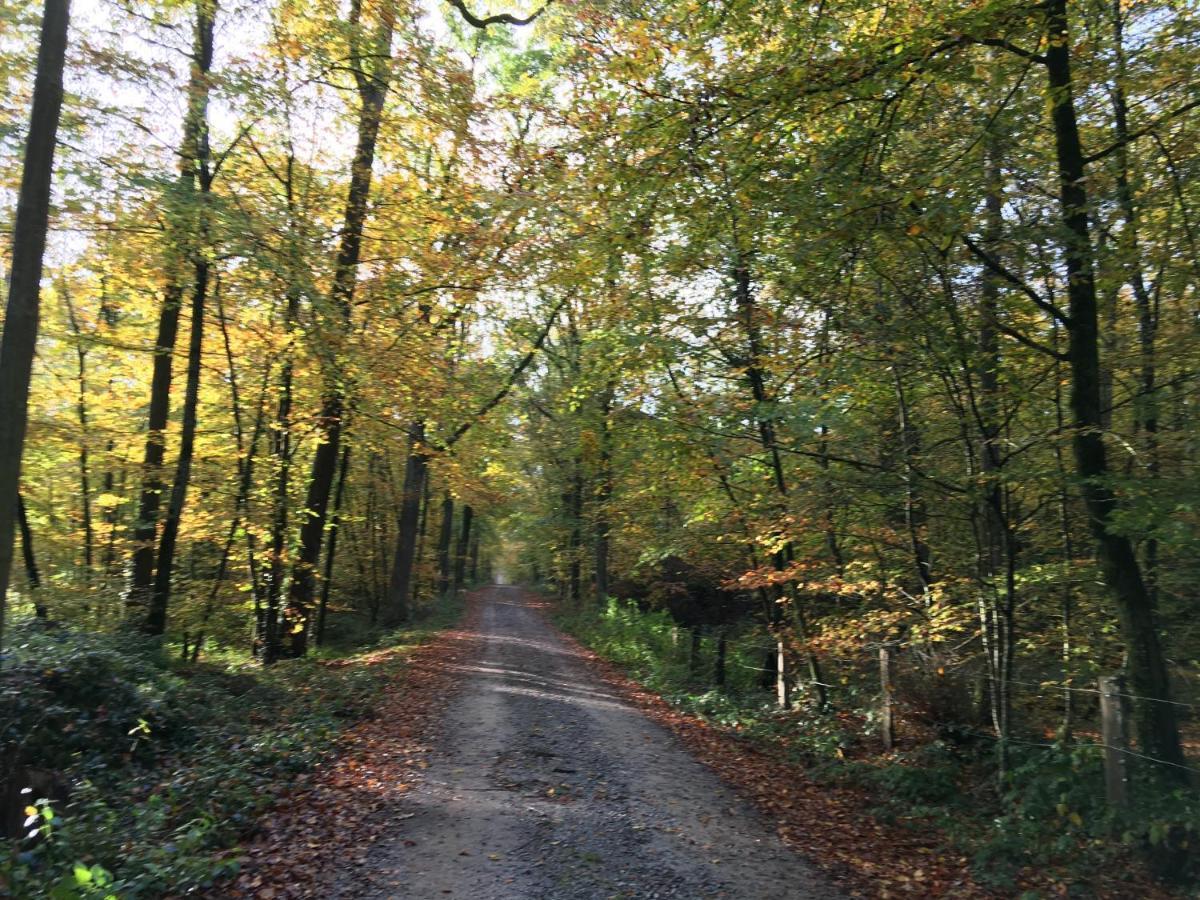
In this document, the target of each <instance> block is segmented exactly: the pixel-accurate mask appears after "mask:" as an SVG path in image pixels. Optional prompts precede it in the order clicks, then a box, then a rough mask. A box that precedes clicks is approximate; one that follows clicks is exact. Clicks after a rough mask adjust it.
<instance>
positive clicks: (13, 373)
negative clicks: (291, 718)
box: [0, 0, 1200, 896]
mask: <svg viewBox="0 0 1200 900" xmlns="http://www.w3.org/2000/svg"><path fill="white" fill-rule="evenodd" d="M67 5H68V0H45V5H44V8H43V7H42V4H40V3H34V2H31V0H0V79H3V85H4V89H3V90H2V91H0V200H2V201H3V202H2V203H0V223H2V227H3V230H4V232H5V236H6V239H5V242H4V250H3V251H2V252H3V253H4V254H5V256H4V257H3V258H2V259H0V265H2V266H3V271H4V274H5V277H6V279H7V282H8V292H7V298H8V299H7V311H6V317H5V320H4V332H3V343H2V344H0V406H2V412H0V588H3V587H4V586H5V585H6V586H7V591H6V595H5V596H6V603H5V608H6V610H7V614H6V616H5V618H4V620H3V621H4V622H5V627H4V630H3V632H2V634H3V642H4V651H5V656H4V661H3V667H4V668H5V669H7V670H9V671H8V672H7V673H6V674H5V675H4V676H3V678H4V690H5V692H6V693H5V698H6V699H5V701H4V702H5V704H7V707H6V711H5V713H4V714H3V718H4V722H3V723H2V724H3V726H4V727H5V728H6V729H7V730H6V731H5V733H4V740H5V742H6V747H7V748H8V749H6V750H5V758H4V765H5V766H6V767H8V768H9V769H12V768H13V767H21V766H37V765H39V762H38V760H37V759H29V758H26V756H27V755H28V754H25V755H23V753H22V750H21V749H20V748H21V747H23V746H25V745H26V744H27V743H28V742H29V734H30V733H31V730H32V729H35V727H40V722H41V720H38V723H39V724H38V725H37V726H35V725H34V724H30V722H31V719H30V716H31V715H32V714H31V713H28V711H27V710H25V711H22V710H23V709H24V708H23V707H21V706H20V701H19V700H18V699H17V698H18V697H19V695H20V694H21V691H22V690H23V689H24V687H23V686H27V683H26V682H25V681H22V678H28V679H36V677H38V676H37V673H38V671H39V670H40V669H41V668H42V665H41V662H42V661H41V659H40V657H39V654H41V653H45V652H47V651H46V650H45V641H46V640H47V639H48V638H47V636H48V635H51V636H54V640H55V641H57V642H58V643H57V644H56V646H60V647H61V646H62V644H63V643H64V641H65V642H66V643H67V644H70V643H71V642H73V641H78V642H81V644H82V643H87V642H93V641H97V640H101V639H102V638H103V637H104V636H105V635H108V636H111V639H112V641H116V642H119V644H120V646H121V647H129V646H133V645H135V644H136V645H138V646H141V647H145V646H151V645H153V646H154V647H157V648H159V649H158V650H157V651H156V652H159V653H161V654H163V655H164V657H165V656H169V657H171V658H172V659H174V660H176V661H175V662H172V663H171V665H173V666H176V667H177V668H179V669H180V670H183V669H184V668H186V666H187V665H194V666H198V665H202V664H203V663H204V662H205V661H206V660H210V659H227V660H237V661H240V662H239V664H243V665H251V666H255V667H258V666H260V665H261V666H263V667H272V666H274V664H277V663H278V664H279V665H280V666H286V665H290V664H291V663H290V662H289V661H291V660H295V659H297V658H299V657H305V656H306V655H307V656H312V655H314V654H320V653H324V652H327V649H326V648H327V645H329V644H331V643H333V644H337V643H338V642H343V643H345V642H353V641H354V640H358V639H360V638H361V637H362V636H363V635H366V634H378V633H382V631H383V630H386V629H393V628H396V627H399V626H405V625H409V624H411V623H412V622H413V621H414V618H416V619H419V618H420V617H421V615H423V614H424V612H425V611H428V610H430V609H432V608H434V607H437V606H438V604H439V602H440V600H439V598H444V597H447V596H451V597H452V596H454V595H455V594H456V593H457V591H458V589H459V588H460V587H464V586H467V585H470V584H473V583H476V582H479V581H483V580H488V579H490V578H491V577H492V575H493V573H496V574H499V575H500V576H502V577H505V578H508V579H510V580H513V581H520V582H524V583H528V584H536V585H539V586H541V587H542V589H544V590H545V591H546V592H547V593H548V594H553V595H556V596H557V597H558V598H559V601H560V603H559V609H560V612H561V613H562V616H563V619H564V621H565V622H566V623H567V625H568V627H571V628H574V629H576V630H577V631H578V632H579V633H580V634H581V635H582V636H583V637H584V639H585V640H590V641H592V642H593V644H594V645H595V646H598V647H599V648H600V649H602V650H605V651H606V652H609V653H610V655H615V656H617V657H618V658H623V659H624V660H625V661H626V662H628V663H630V664H631V665H635V667H640V671H641V672H642V673H643V674H645V675H646V676H647V677H650V678H654V677H659V676H661V679H662V681H661V687H662V688H663V689H664V690H665V689H667V688H670V687H672V686H674V687H675V688H678V689H679V690H680V691H682V692H684V693H687V694H688V696H690V697H691V698H693V700H694V699H695V698H697V697H705V698H708V699H707V700H705V701H704V703H708V704H709V707H711V710H716V711H717V714H719V715H721V716H725V717H727V718H732V719H737V718H738V717H739V716H747V715H749V713H747V712H745V711H746V710H751V709H753V710H757V711H758V712H757V713H755V715H758V716H760V717H764V716H765V717H768V718H770V719H771V721H772V722H773V723H775V726H774V727H777V728H782V729H783V730H785V731H787V730H788V729H790V730H791V731H792V732H794V733H796V734H798V735H800V737H798V738H797V739H798V740H800V741H801V742H803V741H804V740H805V738H804V735H808V736H809V738H811V740H810V741H809V743H808V744H806V745H805V746H806V747H807V750H806V751H805V752H807V753H809V754H811V755H813V757H814V758H815V757H816V756H821V755H822V754H824V758H834V757H836V758H839V759H845V758H847V757H855V758H859V757H862V756H863V755H864V754H866V753H867V752H868V750H867V749H866V748H868V747H869V748H870V750H869V752H870V753H871V754H876V755H877V754H879V753H881V752H883V747H882V746H879V745H880V743H881V742H880V735H879V732H880V729H881V727H882V728H883V729H884V730H885V731H886V732H887V733H886V735H885V739H886V742H887V743H888V744H889V747H890V745H892V744H893V743H894V744H895V745H896V747H897V748H898V749H897V750H896V751H895V752H893V753H892V754H891V755H890V756H889V757H888V759H889V760H890V762H889V765H891V766H893V767H899V768H900V769H904V768H905V767H906V766H907V767H908V768H910V769H911V768H912V767H922V766H930V765H934V764H933V763H930V761H929V758H928V757H927V756H925V757H922V756H920V755H919V754H921V753H927V752H928V751H929V748H930V747H938V748H949V749H947V750H945V754H946V756H945V759H943V758H942V757H939V760H940V761H941V762H945V760H950V761H951V763H952V767H953V772H954V773H956V774H954V775H953V778H957V779H964V778H965V779H966V780H967V781H968V782H969V783H970V784H971V786H972V787H971V790H972V791H982V792H984V794H986V795H987V796H988V797H993V798H994V802H995V803H996V804H997V805H996V807H994V809H996V810H1000V811H999V812H996V813H995V815H997V816H1000V817H1001V818H1003V816H1006V815H1012V816H1014V817H1015V818H1010V819H1008V820H1007V821H1008V825H1007V826H1006V828H1008V829H1009V832H1010V834H1011V833H1018V832H1019V833H1020V834H1021V835H1024V836H1025V837H1027V838H1028V839H1029V840H1030V841H1031V842H1034V843H1037V842H1045V834H1047V833H1048V834H1051V835H1053V837H1054V840H1056V841H1060V842H1063V841H1065V843H1061V844H1060V845H1058V846H1059V849H1060V850H1061V851H1063V852H1066V853H1068V854H1069V853H1072V852H1075V850H1077V849H1078V847H1079V846H1082V845H1089V846H1090V845H1091V844H1092V843H1094V842H1095V841H1096V840H1099V841H1100V842H1102V843H1106V844H1111V845H1112V846H1114V847H1115V846H1118V845H1120V846H1123V847H1126V848H1129V847H1133V848H1135V849H1137V848H1140V849H1142V850H1145V851H1147V853H1148V854H1149V856H1150V857H1152V859H1153V860H1156V861H1157V863H1156V864H1158V868H1159V869H1160V870H1161V871H1162V872H1165V873H1166V874H1167V875H1173V876H1175V877H1179V876H1180V874H1181V873H1186V872H1187V871H1188V870H1189V867H1192V866H1194V860H1191V859H1190V857H1191V855H1192V853H1193V851H1192V850H1189V843H1188V842H1189V840H1190V841H1191V842H1192V844H1191V846H1193V847H1194V846H1195V843H1196V841H1197V840H1198V839H1200V813H1198V811H1197V804H1196V798H1195V794H1194V785H1195V776H1196V775H1197V773H1198V771H1200V759H1198V758H1197V753H1196V752H1195V746H1196V745H1195V741H1196V740H1197V738H1198V736H1200V735H1198V732H1197V731H1196V728H1197V725H1196V718H1195V705H1194V704H1195V703H1197V702H1200V668H1198V666H1200V630H1198V627H1197V624H1196V623H1197V618H1196V610H1197V608H1198V606H1200V593H1198V589H1197V582H1198V581H1200V478H1198V477H1197V474H1198V473H1197V463H1198V461H1200V409H1198V405H1200V381H1198V379H1197V374H1198V373H1197V363H1198V362H1200V282H1198V276H1200V249H1198V241H1200V188H1198V187H1197V185H1200V152H1198V151H1197V141H1198V140H1200V93H1198V91H1200V82H1198V81H1197V78H1196V74H1195V73H1196V67H1197V60H1200V46H1198V43H1200V10H1198V9H1197V8H1196V6H1195V5H1194V4H1192V3H1187V2H1174V0H1041V2H1036V3H1035V2H1030V3H1020V2H1013V0H992V2H984V0H980V2H971V3H965V2H943V0H926V2H921V3H864V2H861V0H822V2H812V3H795V2H777V0H765V2H763V0H757V2H746V0H722V2H713V3H705V2H698V0H661V2H640V0H613V2H608V0H555V2H550V3H549V4H547V5H546V6H544V7H541V6H536V5H535V6H530V7H528V8H524V7H521V8H513V9H511V10H507V11H498V10H485V9H484V8H482V6H480V7H475V8H473V7H472V5H471V4H470V3H468V2H466V0H449V2H448V3H409V2H407V0H347V2H339V3H332V2H326V0H222V2H217V0H195V2H187V0H151V2H143V0H88V2H83V0H75V2H74V3H73V4H72V6H73V7H74V8H73V9H71V10H70V19H71V21H70V27H69V28H68V25H67V18H68V10H67ZM89 646H90V644H89ZM104 646H106V647H108V646H117V644H111V645H109V644H105V645H104ZM56 652H58V651H56ZM104 652H108V651H104ZM113 652H116V651H113ZM121 652H125V651H121ZM129 652H133V651H129ZM138 652H141V651H138ZM622 654H624V657H622ZM881 658H882V660H883V666H884V671H883V672H882V674H881V669H880V666H881V662H880V661H881ZM22 673H25V674H24V675H22ZM655 673H658V675H655ZM1116 675H1123V676H1124V681H1123V682H1116V683H1115V684H1116V685H1117V686H1118V687H1117V692H1118V694H1119V695H1120V700H1121V701H1124V702H1123V704H1122V705H1125V706H1128V708H1129V710H1130V713H1131V719H1130V721H1131V726H1130V731H1131V736H1130V742H1129V743H1128V745H1127V747H1128V750H1127V751H1125V752H1126V755H1127V756H1128V757H1129V760H1128V761H1129V771H1130V778H1131V779H1132V780H1133V784H1132V785H1131V786H1130V789H1131V790H1132V792H1133V793H1134V794H1135V795H1136V798H1137V799H1136V800H1135V802H1134V803H1133V807H1134V809H1133V812H1130V811H1129V810H1127V809H1113V808H1111V807H1110V806H1109V805H1107V804H1105V803H1104V802H1103V800H1104V789H1103V783H1102V773H1101V757H1102V756H1103V755H1104V754H1103V750H1102V748H1101V747H1098V746H1097V745H1106V746H1111V740H1112V739H1114V738H1112V736H1111V735H1109V734H1107V733H1105V734H1103V735H1102V734H1101V723H1100V718H1099V703H1098V700H1099V696H1098V687H1097V685H1098V681H1097V679H1098V678H1100V677H1105V676H1116ZM881 678H882V682H881ZM881 684H882V686H881ZM887 700H890V701H891V702H890V703H883V705H882V706H881V703H882V702H883V701H887ZM700 705H701V706H703V705H704V704H703V703H701V704H700ZM772 707H777V708H778V710H777V711H775V712H772V711H771V710H772ZM881 709H883V710H884V712H882V713H881ZM711 710H710V711H711ZM739 710H740V711H741V712H739ZM27 713H28V714H27ZM147 715H149V714H148V713H147ZM881 717H882V718H886V720H887V721H886V722H881ZM138 718H139V720H140V717H138ZM818 735H819V736H822V738H823V739H825V740H824V743H822V742H820V741H817V740H816V739H815V737H813V736H818ZM35 743H36V742H35ZM856 748H857V749H856ZM905 754H908V755H907V756H906V755H905ZM941 762H939V763H938V764H939V765H940V764H941ZM66 765H67V764H66V763H64V764H63V766H64V767H66ZM935 767H936V766H935ZM889 771H891V770H889ZM1064 772H1065V773H1066V774H1065V775H1064ZM963 773H967V774H963ZM888 777H892V776H888ZM889 783H891V784H900V783H901V782H900V781H899V780H898V779H894V780H893V782H888V783H885V786H886V784H889ZM962 783H963V782H962V781H961V780H959V781H956V782H953V784H952V787H951V790H950V793H951V794H953V793H956V792H957V791H958V790H959V788H961V786H962ZM1064 785H1065V786H1064ZM1072 785H1084V786H1086V788H1085V790H1084V793H1088V794H1089V795H1094V797H1093V800H1091V801H1087V800H1078V801H1077V798H1075V795H1074V794H1073V793H1072V792H1073V791H1075V787H1073V786H1072ZM1035 795H1036V796H1037V797H1040V798H1041V799H1040V800H1038V801H1035V800H1034V799H1032V798H1034V797H1035ZM977 796H982V795H978V794H977ZM931 802H932V801H931ZM939 802H941V801H939ZM981 802H982V801H981ZM991 802H993V800H990V799H989V800H988V801H987V803H991ZM1089 802H1091V803H1093V805H1092V806H1090V807H1089V806H1086V803H1089ZM1039 803H1040V805H1038V804H1039ZM1139 803H1141V804H1144V806H1145V808H1142V807H1139V806H1138V804H1139ZM1023 804H1024V805H1023ZM1081 804H1084V805H1081ZM989 808H992V807H989ZM1147 809H1148V810H1151V811H1152V812H1147V811H1146V810H1147ZM1013 810H1017V812H1015V813H1014V812H1013ZM1088 810H1094V811H1095V813H1094V815H1093V814H1092V812H1089V811H1088ZM1139 810H1141V811H1140V812H1139ZM1114 817H1115V818H1114ZM35 818H36V817H35ZM1018 820H1020V822H1021V823H1023V824H1020V825H1018V824H1016V823H1017V822H1018ZM1114 822H1116V823H1117V824H1114ZM1038 829H1042V830H1038ZM1121 835H1124V837H1121ZM1114 852H1115V851H1114ZM64 896H65V895H64Z"/></svg>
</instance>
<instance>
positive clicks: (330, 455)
mask: <svg viewBox="0 0 1200 900" xmlns="http://www.w3.org/2000/svg"><path fill="white" fill-rule="evenodd" d="M360 12H361V6H360V5H359V4H357V3H354V4H351V19H352V20H351V22H350V27H351V44H352V52H351V62H352V63H353V64H354V77H355V79H356V81H357V84H358V95H359V99H360V109H359V115H358V143H357V146H356V148H355V152H354V161H353V163H352V165H351V170H350V187H349V189H348V191H347V195H346V213H345V218H344V221H343V225H342V239H341V245H340V246H339V248H338V255H337V261H336V263H335V265H334V272H333V289H332V291H331V298H330V299H331V300H332V302H333V306H334V307H335V308H334V309H333V310H331V314H330V315H328V316H325V317H324V318H325V320H326V321H324V322H323V323H322V324H324V325H325V326H326V328H325V329H324V331H323V333H322V335H321V337H322V339H323V340H324V341H325V342H326V343H327V344H328V347H327V355H328V358H327V359H326V361H325V367H326V372H325V379H326V387H325V399H324V402H323V403H322V408H321V430H322V431H323V432H324V434H323V435H322V440H321V443H320V444H319V445H318V446H317V450H316V452H315V453H314V454H313V461H312V470H311V472H310V474H309V479H308V490H307V492H306V495H305V501H304V523H303V524H302V525H301V527H300V544H299V549H298V551H297V553H296V562H295V565H294V566H293V568H292V580H291V585H290V586H289V589H288V608H287V611H286V619H287V621H288V622H289V623H291V625H290V631H291V634H292V644H291V653H292V655H293V656H303V655H304V653H305V652H306V651H307V648H308V624H309V623H308V618H309V609H310V608H311V606H312V601H313V595H314V592H315V588H316V577H315V576H316V567H317V561H318V560H319V559H320V556H321V544H322V542H323V540H324V536H325V517H326V514H327V512H328V509H329V495H330V493H331V492H332V490H333V481H334V475H335V472H336V470H337V461H338V452H339V450H340V443H341V438H342V428H343V421H342V420H343V417H344V414H345V411H346V399H345V388H344V386H343V384H342V379H341V377H340V376H339V374H338V372H337V371H336V369H337V362H336V359H337V351H338V349H339V346H340V344H341V343H342V341H343V340H344V338H345V337H346V334H347V332H348V329H349V324H350V310H351V308H352V304H353V300H354V289H355V285H356V282H357V279H358V260H359V256H360V254H361V251H362V237H363V227H364V225H365V224H366V219H367V200H368V198H369V196H370V192H371V172H372V169H373V167H374V165H375V143H376V141H377V139H378V137H379V125H380V121H381V120H382V116H383V102H384V99H385V98H386V96H387V90H388V81H389V71H388V66H389V63H390V61H391V42H392V31H393V29H394V27H395V10H394V9H393V8H392V6H391V4H390V2H387V0H385V2H384V3H383V4H382V7H381V9H380V21H379V23H378V24H377V26H376V30H375V32H374V35H373V43H374V47H373V48H372V51H371V52H370V53H367V54H364V53H363V52H362V51H361V49H360V47H359V38H358V35H357V30H358V28H359V25H360V23H359V21H358V19H359V14H360Z"/></svg>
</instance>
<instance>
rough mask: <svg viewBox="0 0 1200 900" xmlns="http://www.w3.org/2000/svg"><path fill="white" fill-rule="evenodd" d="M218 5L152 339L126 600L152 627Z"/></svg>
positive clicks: (198, 33) (192, 110)
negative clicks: (173, 383) (174, 371)
mask: <svg viewBox="0 0 1200 900" xmlns="http://www.w3.org/2000/svg"><path fill="white" fill-rule="evenodd" d="M215 13H216V10H215V6H209V5H208V4H206V3H205V2H204V0H200V2H198V3H197V4H196V23H195V28H194V36H193V46H192V53H193V55H192V65H191V74H190V75H189V78H188V88H187V112H186V113H185V114H184V121H183V142H182V145H181V149H180V154H179V155H180V163H179V179H178V181H177V182H176V186H175V192H174V196H173V197H171V198H170V202H169V207H170V208H169V216H168V233H167V240H168V243H169V246H168V248H167V254H168V257H169V259H168V263H167V265H168V272H169V275H168V280H167V284H166V287H165V288H164V290H163V303H162V307H161V309H160V310H159V316H158V333H157V334H156V335H155V339H154V365H153V370H152V373H151V377H150V408H149V411H148V413H147V420H146V446H145V450H144V451H143V457H142V488H141V493H140V495H139V497H138V513H137V519H136V521H135V522H134V531H133V541H134V546H133V557H132V559H131V560H130V563H131V565H130V568H131V574H130V585H129V594H128V596H127V597H126V601H125V602H126V606H127V615H128V616H129V618H130V620H131V622H136V621H137V620H138V619H139V618H140V619H141V622H140V623H138V624H140V625H141V627H142V628H143V629H145V628H149V627H151V626H150V622H151V619H152V618H153V614H152V613H151V611H150V606H151V604H152V595H153V593H154V583H155V553H156V549H157V537H158V516H159V509H160V507H161V505H162V494H163V491H164V489H165V485H164V483H163V471H162V470H163V458H164V456H165V454H166V431H167V423H168V420H169V417H170V411H171V376H172V366H173V363H174V353H175V341H176V339H177V337H178V335H179V313H180V309H181V307H182V306H183V297H184V294H185V293H186V289H187V285H186V281H185V276H184V271H185V270H186V266H187V263H188V260H189V257H190V256H191V255H193V254H194V252H195V251H194V249H193V250H189V249H188V248H189V247H191V244H192V240H193V238H192V235H191V234H190V233H189V231H188V228H189V223H190V215H189V214H190V212H191V210H192V206H193V204H194V197H193V195H194V193H195V188H196V177H197V174H198V172H197V168H196V166H197V162H198V152H199V149H200V147H201V142H203V146H204V147H205V148H207V146H208V125H207V121H208V95H209V77H208V76H209V73H210V71H211V69H212V44H213V29H212V22H213V18H214V17H215Z"/></svg>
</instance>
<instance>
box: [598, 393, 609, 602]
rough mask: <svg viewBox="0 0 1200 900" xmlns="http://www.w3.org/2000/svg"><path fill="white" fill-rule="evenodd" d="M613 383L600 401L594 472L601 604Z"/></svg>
mask: <svg viewBox="0 0 1200 900" xmlns="http://www.w3.org/2000/svg"><path fill="white" fill-rule="evenodd" d="M612 403H613V385H612V383H611V382H610V383H609V384H608V386H607V387H606V389H605V391H604V395H603V397H602V399H601V403H600V416H601V418H600V460H599V466H598V469H599V471H598V472H597V473H596V535H595V542H596V544H595V550H596V554H595V555H596V559H595V565H596V600H597V602H598V603H599V604H600V605H603V604H604V603H605V602H606V601H607V600H608V556H609V541H610V531H611V526H610V523H609V520H608V504H609V502H610V501H611V500H612V490H613V485H612V481H613V473H612V431H611V428H610V422H609V419H610V416H611V414H612Z"/></svg>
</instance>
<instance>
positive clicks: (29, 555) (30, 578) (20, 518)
mask: <svg viewBox="0 0 1200 900" xmlns="http://www.w3.org/2000/svg"><path fill="white" fill-rule="evenodd" d="M17 525H18V527H19V529H20V532H21V557H22V559H23V560H24V562H25V580H26V581H27V582H28V583H29V593H30V594H31V595H32V597H33V612H34V615H35V616H37V618H39V619H46V618H49V611H48V610H47V609H46V604H45V603H43V602H42V599H41V596H40V590H39V589H40V588H41V586H42V573H41V571H40V570H39V569H38V564H37V557H35V556H34V554H33V529H32V528H30V527H29V512H28V510H26V509H25V498H24V497H22V496H21V495H20V494H18V495H17Z"/></svg>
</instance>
